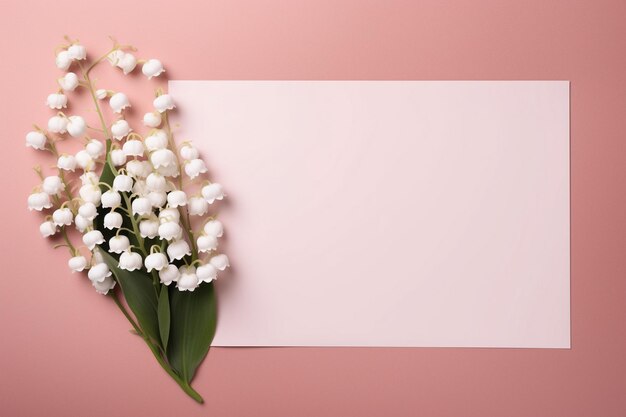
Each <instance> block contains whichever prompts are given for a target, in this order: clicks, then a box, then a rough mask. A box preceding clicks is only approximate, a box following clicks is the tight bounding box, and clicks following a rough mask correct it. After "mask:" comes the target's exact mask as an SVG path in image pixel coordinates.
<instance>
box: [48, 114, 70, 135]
mask: <svg viewBox="0 0 626 417" xmlns="http://www.w3.org/2000/svg"><path fill="white" fill-rule="evenodd" d="M48 130H49V131H51V132H54V133H61V134H63V133H65V132H67V119H66V118H65V117H63V116H52V117H51V118H49V119H48Z"/></svg>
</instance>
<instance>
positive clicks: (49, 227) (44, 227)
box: [39, 220, 57, 237]
mask: <svg viewBox="0 0 626 417" xmlns="http://www.w3.org/2000/svg"><path fill="white" fill-rule="evenodd" d="M39 232H40V233H41V236H43V237H50V236H52V235H53V234H55V233H56V232H57V227H56V225H55V224H54V222H52V221H51V220H48V221H45V222H43V223H41V225H40V226H39Z"/></svg>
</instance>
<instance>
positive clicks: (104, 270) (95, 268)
mask: <svg viewBox="0 0 626 417" xmlns="http://www.w3.org/2000/svg"><path fill="white" fill-rule="evenodd" d="M111 274H112V273H111V270H110V269H109V266H108V265H107V264H105V263H104V262H100V263H97V264H95V265H92V266H91V268H89V272H88V273H87V276H88V277H89V279H90V280H91V281H92V282H102V281H104V279H105V278H106V277H110V276H111Z"/></svg>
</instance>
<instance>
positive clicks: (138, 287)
mask: <svg viewBox="0 0 626 417" xmlns="http://www.w3.org/2000/svg"><path fill="white" fill-rule="evenodd" d="M100 253H102V258H103V259H104V262H106V264H107V265H108V266H109V269H110V270H111V271H112V272H113V275H115V278H116V281H117V282H118V283H119V284H120V288H121V289H122V293H124V298H125V299H126V303H127V304H128V307H130V309H131V310H132V312H133V314H134V315H135V317H136V318H137V321H138V322H139V326H140V327H141V329H142V330H143V332H144V333H145V334H146V335H148V336H149V337H150V338H151V339H153V340H154V341H155V342H156V343H158V344H159V345H160V342H161V338H160V335H159V320H158V314H157V305H158V300H157V293H156V289H155V288H154V286H153V285H152V278H151V277H150V276H149V275H148V274H147V273H145V272H143V271H139V270H137V271H132V272H131V271H126V270H125V269H120V268H118V266H117V263H118V261H117V259H115V258H114V257H112V256H111V255H110V254H109V253H108V252H107V251H105V250H101V251H100Z"/></svg>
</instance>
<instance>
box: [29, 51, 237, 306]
mask: <svg viewBox="0 0 626 417" xmlns="http://www.w3.org/2000/svg"><path fill="white" fill-rule="evenodd" d="M86 57H87V53H86V50H85V47H84V46H82V45H80V44H79V43H77V42H72V43H71V44H70V45H66V47H65V48H63V50H61V51H60V52H58V53H57V56H56V65H57V67H58V68H60V69H62V70H68V69H69V68H70V66H71V65H72V64H73V63H74V62H76V63H77V66H78V67H79V69H80V70H81V72H82V74H81V77H80V78H79V76H78V75H77V74H76V73H74V72H67V73H66V74H65V75H64V76H63V77H61V78H59V79H58V80H57V82H58V85H59V90H58V91H57V92H55V93H52V94H50V95H49V96H48V98H47V101H46V103H47V105H48V107H50V108H51V109H55V110H61V109H65V108H67V104H68V98H67V96H66V95H65V93H67V92H71V91H74V90H75V89H76V88H78V87H82V88H86V89H88V90H90V92H91V94H92V96H93V97H94V104H95V105H96V108H97V110H98V113H99V115H100V116H101V117H102V112H101V108H100V104H99V101H100V100H105V99H107V98H108V104H109V106H110V108H111V110H112V111H113V113H114V114H116V115H118V116H117V120H115V121H113V122H112V123H110V124H108V125H107V124H105V123H104V122H103V126H102V129H101V130H102V132H103V133H104V136H105V137H104V138H102V139H95V138H91V137H87V136H86V132H87V129H88V126H87V123H86V121H85V120H84V119H83V118H82V117H81V116H77V115H71V116H68V115H65V114H64V113H63V112H61V111H59V112H58V113H56V114H55V115H53V116H52V117H51V118H50V119H49V120H48V124H47V129H41V128H38V127H36V129H35V130H33V131H31V132H28V133H27V134H26V145H27V146H29V147H32V148H34V149H39V150H47V151H50V152H52V154H53V155H54V156H55V157H56V159H57V161H56V168H57V172H56V173H55V175H50V176H44V175H43V173H42V172H41V170H40V169H37V172H38V173H39V175H40V177H41V179H42V182H41V184H40V185H39V186H38V187H37V188H36V189H35V190H34V192H33V193H32V194H31V195H30V196H29V197H28V207H29V209H30V210H37V211H42V210H49V211H51V214H50V215H48V216H47V217H46V219H45V221H44V222H43V223H42V224H41V226H40V232H41V234H42V236H44V237H49V236H53V235H57V234H60V235H62V237H63V239H64V241H65V244H63V246H67V247H68V248H69V249H70V252H71V254H72V257H71V258H70V260H69V261H68V265H69V267H70V269H71V270H72V271H76V272H79V271H83V270H87V269H88V277H89V279H90V280H91V282H92V284H93V286H94V287H95V289H96V291H98V292H99V293H101V294H107V292H108V291H109V290H111V289H112V288H113V287H114V286H115V279H114V277H113V275H112V272H111V270H110V269H109V267H108V266H107V264H106V263H105V262H104V260H103V256H102V254H101V253H100V252H99V251H100V250H103V249H102V248H103V247H108V249H107V250H108V252H109V253H111V254H113V256H115V258H119V263H118V267H119V268H120V269H124V270H127V271H136V270H143V271H145V272H146V273H148V274H151V275H152V276H153V277H155V279H156V277H157V276H158V281H160V282H161V283H162V284H165V285H170V284H172V283H175V285H176V287H177V288H178V289H179V290H181V291H193V290H194V289H195V288H197V287H198V286H199V285H200V284H201V283H203V282H211V281H213V280H214V279H216V277H217V274H218V272H219V271H223V270H225V269H226V268H227V267H228V266H229V261H228V258H227V257H226V255H224V254H218V253H217V247H218V238H220V237H221V236H222V235H223V233H224V230H223V226H222V223H221V222H220V221H219V220H217V219H215V218H214V217H209V218H208V219H207V220H206V221H204V222H203V224H202V226H201V228H200V230H198V231H194V230H192V218H193V217H200V218H201V217H202V216H205V215H206V214H207V213H208V211H209V207H210V205H211V204H213V203H214V202H215V201H217V200H222V199H223V198H224V191H223V188H222V186H221V185H220V184H217V183H210V182H209V181H204V182H203V183H201V184H197V182H198V180H201V178H198V177H200V176H201V175H202V174H205V173H206V172H207V167H206V165H205V163H204V161H203V160H202V159H201V158H200V155H199V152H198V150H197V149H196V148H195V147H194V146H193V144H192V143H191V142H184V143H183V144H181V146H180V147H178V148H177V147H176V145H175V142H174V139H173V135H172V132H171V130H170V127H169V122H168V119H167V117H168V111H170V110H172V109H174V108H175V104H174V101H173V100H172V97H171V96H169V95H168V94H161V93H160V92H158V93H157V97H156V98H155V99H154V101H153V103H152V104H153V107H154V111H151V112H149V113H146V114H145V116H144V117H143V125H144V127H142V128H141V129H133V128H132V127H131V126H130V124H129V123H128V121H127V120H126V119H125V118H124V110H125V109H127V108H129V107H131V104H130V100H129V99H128V97H127V96H126V95H125V94H124V93H121V92H114V91H111V90H106V89H97V90H96V89H95V86H94V85H93V82H92V81H91V79H90V78H89V71H90V70H91V68H92V67H93V66H95V65H97V64H98V63H99V62H100V61H104V60H108V61H109V62H110V63H111V65H113V66H116V67H119V68H120V69H121V70H122V72H123V73H124V74H129V73H130V72H132V71H133V70H134V69H135V67H136V66H137V64H138V63H143V67H142V72H143V74H144V75H146V76H147V77H148V78H149V79H150V78H152V77H158V76H159V75H160V74H162V73H163V72H164V69H163V65H162V64H161V62H160V61H159V60H157V59H149V60H147V61H141V60H137V59H136V58H135V56H134V55H133V54H132V53H130V52H128V51H126V50H124V48H122V47H116V48H114V49H113V50H112V51H111V52H109V53H107V54H106V55H105V56H103V57H101V58H100V59H98V60H95V61H94V64H92V65H91V66H90V67H88V68H85V65H83V62H81V61H83V60H86ZM85 64H86V62H85ZM102 120H104V119H102ZM137 130H144V131H145V132H146V133H145V135H141V134H139V133H138V132H137ZM66 135H69V136H71V137H74V138H84V140H85V145H84V147H83V148H82V149H81V150H79V151H78V152H76V153H74V154H67V153H59V152H58V149H57V144H58V143H59V142H60V141H62V140H64V139H66V138H67V136H66ZM103 169H104V170H106V169H110V170H112V172H113V173H114V178H113V181H112V183H111V184H103V183H101V182H100V181H101V180H100V174H99V172H102V170H103ZM185 181H186V182H187V183H188V184H187V185H188V186H189V187H192V186H194V185H196V193H195V194H192V193H191V192H188V191H185V189H184V187H183V185H184V183H185ZM194 183H196V184H194ZM98 216H100V218H101V219H102V220H101V224H96V223H97V221H96V219H97V218H98ZM125 218H126V219H128V220H130V223H129V222H128V220H126V221H125ZM195 223H198V221H195ZM200 223H202V222H200ZM71 226H74V228H75V229H76V230H77V231H78V232H79V233H81V234H82V244H83V245H82V246H84V247H86V248H87V249H88V250H89V251H90V252H91V257H90V260H89V261H88V260H87V258H86V257H85V256H84V255H83V254H82V252H81V249H80V248H81V247H82V246H76V245H74V244H73V243H72V241H71V239H70V236H71V234H72V233H75V232H71V233H70V230H69V228H71ZM98 227H101V228H102V229H98ZM105 234H106V235H110V236H111V237H110V238H109V239H108V241H107V239H105ZM131 242H132V243H131ZM102 245H103V246H102Z"/></svg>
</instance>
